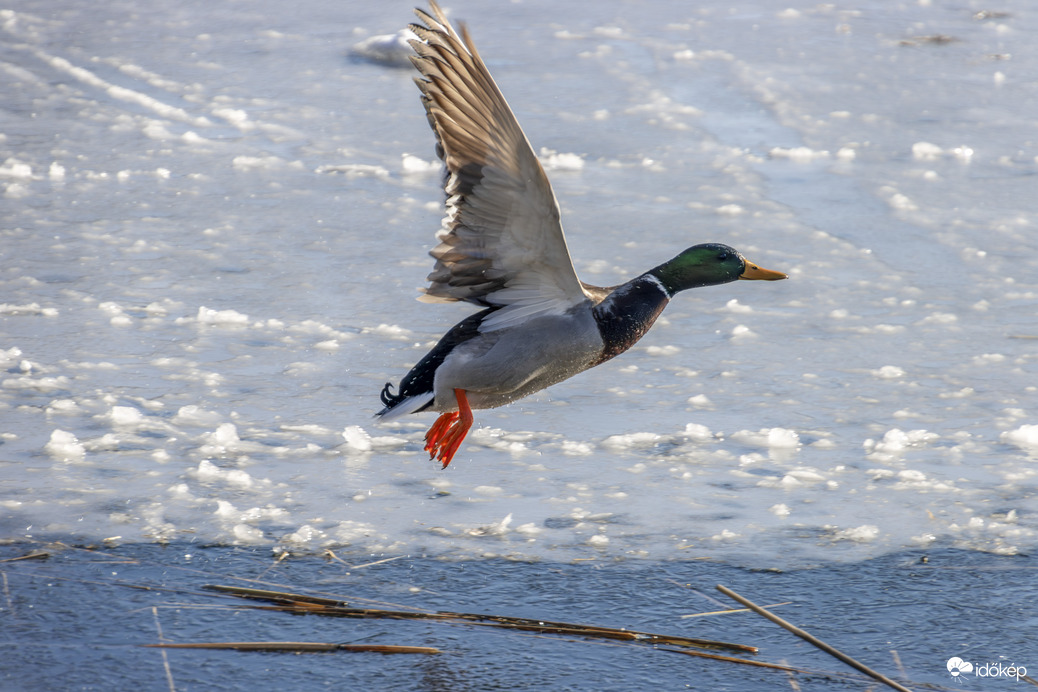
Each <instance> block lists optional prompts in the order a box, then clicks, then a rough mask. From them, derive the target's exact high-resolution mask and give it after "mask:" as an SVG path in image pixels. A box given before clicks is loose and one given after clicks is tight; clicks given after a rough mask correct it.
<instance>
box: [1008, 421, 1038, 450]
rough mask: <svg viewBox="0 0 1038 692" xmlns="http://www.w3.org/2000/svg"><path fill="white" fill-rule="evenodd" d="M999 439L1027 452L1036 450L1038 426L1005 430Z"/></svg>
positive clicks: (1037, 445) (1023, 426)
mask: <svg viewBox="0 0 1038 692" xmlns="http://www.w3.org/2000/svg"><path fill="white" fill-rule="evenodd" d="M999 439H1000V440H1001V441H1002V442H1007V443H1009V444H1013V445H1016V446H1017V447H1020V448H1021V449H1025V450H1028V451H1034V450H1038V425H1021V426H1020V427H1019V428H1017V429H1016V430H1007V431H1006V432H1004V433H1002V434H1001V435H1000V436H999Z"/></svg>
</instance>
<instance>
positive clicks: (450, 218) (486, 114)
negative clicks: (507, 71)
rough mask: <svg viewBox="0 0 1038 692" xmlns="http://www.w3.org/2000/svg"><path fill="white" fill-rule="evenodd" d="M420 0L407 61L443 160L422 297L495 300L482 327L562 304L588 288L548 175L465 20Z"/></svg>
mask: <svg viewBox="0 0 1038 692" xmlns="http://www.w3.org/2000/svg"><path fill="white" fill-rule="evenodd" d="M429 4H430V7H431V9H432V14H433V16H430V15H429V14H427V13H425V12H423V11H421V10H415V13H416V14H417V15H418V17H419V18H420V19H421V20H422V21H423V22H425V24H426V26H421V25H418V24H412V25H411V30H412V31H414V33H415V34H416V35H417V36H418V39H417V40H412V41H411V45H412V47H413V48H414V50H415V53H416V54H417V55H416V56H415V57H412V58H411V61H412V62H413V63H414V64H415V67H417V68H418V71H419V72H420V73H421V75H422V76H421V78H420V79H416V80H415V82H416V83H417V84H418V87H419V89H421V91H422V103H423V104H424V105H425V110H426V113H427V114H428V117H429V124H430V125H431V126H432V129H433V131H434V132H435V133H436V141H437V147H436V151H437V154H438V155H439V157H440V158H441V159H443V162H444V164H445V166H446V169H447V171H446V180H445V184H444V189H445V191H446V194H447V202H446V206H447V215H446V217H445V218H444V220H443V227H442V229H441V230H440V232H439V233H438V234H437V239H438V240H439V241H440V243H439V245H437V246H436V247H435V248H433V249H432V251H431V252H430V253H429V254H431V255H432V256H433V258H435V259H436V266H435V267H434V268H433V271H432V273H431V274H430V275H429V282H430V283H429V287H428V288H427V289H425V295H424V296H422V297H421V300H424V301H427V302H447V301H455V300H464V301H468V302H470V303H476V304H477V305H483V306H487V307H491V306H496V307H499V308H501V309H499V310H496V311H494V312H493V313H492V314H491V315H489V316H488V318H487V319H486V320H484V322H483V324H482V325H481V327H480V329H481V331H491V330H494V329H500V328H502V327H506V326H509V325H512V324H516V323H518V322H520V321H522V320H524V319H526V318H529V317H531V316H534V315H539V314H546V313H561V312H564V311H565V310H567V309H568V308H570V307H572V306H574V305H577V304H579V303H581V302H582V301H585V300H587V295H586V294H585V293H584V291H583V289H582V288H581V284H580V281H579V280H578V279H577V274H576V272H575V271H574V269H573V261H572V260H571V259H570V256H569V250H568V249H567V248H566V238H565V236H564V235H563V232H562V224H561V223H560V221H559V205H558V202H557V201H556V199H555V194H554V193H553V192H552V189H551V184H550V183H549V182H548V178H547V176H546V175H545V174H544V169H543V168H541V164H540V162H539V161H538V160H537V156H536V155H535V154H534V152H533V148H532V147H531V146H530V143H529V141H527V139H526V135H524V134H523V131H522V129H521V128H520V127H519V123H518V122H517V121H516V119H515V115H514V114H513V113H512V109H511V108H509V107H508V103H507V102H506V101H505V98H504V96H502V95H501V92H500V90H499V89H498V88H497V85H496V84H494V80H493V78H492V77H491V76H490V72H489V71H488V70H487V67H486V65H485V64H483V60H482V58H480V57H479V53H478V52H477V51H476V47H475V45H474V44H473V42H472V38H471V37H470V36H469V34H468V31H467V30H466V28H465V27H464V26H462V28H461V34H460V36H459V34H458V33H457V32H456V31H455V30H454V28H453V27H452V26H451V25H450V23H449V22H448V21H447V18H446V16H445V15H444V14H443V11H442V10H441V9H440V7H439V5H437V4H436V2H435V1H434V0H430V3H429Z"/></svg>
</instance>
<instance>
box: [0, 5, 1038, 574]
mask: <svg viewBox="0 0 1038 692" xmlns="http://www.w3.org/2000/svg"><path fill="white" fill-rule="evenodd" d="M411 5H412V3H410V2H392V3H373V4H370V5H363V4H360V5H357V4H354V5H351V6H349V7H344V6H343V5H342V4H341V3H331V2H327V3H326V2H307V3H302V4H297V5H295V6H293V9H292V11H291V12H286V11H285V10H284V7H283V5H281V4H270V3H263V2H260V3H252V4H249V5H233V6H231V5H227V6H223V5H216V6H214V5H212V4H209V3H205V4H203V3H193V2H188V3H180V4H178V5H176V6H175V7H173V6H169V7H167V6H163V7H162V8H158V9H156V10H155V11H154V12H148V13H138V12H137V11H136V10H135V9H134V6H133V5H131V4H129V3H123V2H115V3H108V4H106V5H105V6H104V7H103V8H99V7H93V6H91V7H89V8H85V7H81V6H80V5H79V4H76V3H67V4H66V5H62V3H55V2H47V3H36V2H25V3H20V5H19V9H18V10H6V11H4V12H3V13H2V15H0V27H2V31H3V34H4V41H3V47H2V49H0V60H2V64H0V68H2V69H0V80H2V84H3V91H4V93H5V94H7V99H6V108H5V111H4V113H3V115H2V120H0V133H2V134H0V162H2V163H0V186H2V187H3V193H2V194H3V198H2V203H0V204H2V206H3V209H4V224H3V228H2V230H0V236H2V241H0V242H2V245H0V252H2V254H3V262H2V265H0V291H2V294H0V295H2V298H0V302H2V305H0V335H2V337H0V338H2V340H3V342H2V343H0V362H2V365H0V370H2V372H0V374H2V377H0V435H2V438H0V439H2V442H3V445H2V446H0V453H2V457H0V531H2V534H3V535H4V536H8V537H24V536H31V537H35V538H40V537H46V536H60V537H67V538H72V539H81V540H101V539H104V538H115V540H116V542H134V541H179V540H194V541H201V542H205V543H213V542H215V543H223V544H238V545H251V546H270V547H274V548H276V549H278V550H285V549H287V550H292V551H301V552H307V551H317V550H320V549H321V548H324V547H341V546H349V547H350V548H351V549H354V550H357V551H367V552H371V553H376V554H404V553H425V554H430V555H448V556H458V557H470V556H482V555H502V556H512V557H525V558H543V559H549V560H569V559H573V558H599V559H614V558H617V557H648V558H653V559H670V558H687V557H694V556H711V557H716V558H719V559H723V560H726V561H730V562H734V563H737V564H745V565H749V566H756V567H768V566H775V565H779V566H795V565H801V564H811V563H818V562H830V561H843V560H854V559H860V558H865V557H871V556H876V555H881V554H883V553H886V552H888V551H892V550H898V549H901V548H905V547H910V548H918V547H931V546H953V547H957V548H965V549H971V550H981V551H992V552H997V553H1005V554H1013V553H1018V552H1023V551H1028V550H1033V549H1034V547H1035V546H1036V544H1038V520H1036V516H1038V515H1036V511H1038V504H1036V500H1035V497H1036V494H1035V486H1036V482H1038V465H1036V460H1038V427H1036V426H1038V403H1036V396H1038V391H1036V387H1038V377H1036V372H1038V348H1036V345H1038V342H1036V341H1035V339H1036V338H1038V327H1036V325H1035V309H1036V306H1038V255H1036V253H1035V250H1036V247H1038V241H1036V240H1035V232H1036V229H1035V219H1036V216H1035V213H1036V208H1038V196H1035V195H1034V185H1035V173H1036V171H1038V161H1036V156H1038V143H1036V141H1035V131H1034V127H1033V122H1032V120H1033V119H1032V117H1031V114H1033V113H1034V112H1035V110H1036V107H1038V103H1036V92H1035V90H1034V84H1033V80H1031V76H1032V75H1033V71H1034V69H1035V61H1036V58H1035V57H1034V51H1033V48H1032V47H1033V45H1034V44H1035V39H1036V24H1035V17H1034V15H1033V13H1030V14H1029V13H1027V12H1024V11H1023V9H1022V5H1021V6H1019V7H1018V6H1017V5H1016V4H1014V3H1008V4H1007V5H1006V7H1005V9H1006V14H1005V15H1000V16H992V15H985V16H980V17H978V16H975V15H974V13H975V12H977V11H979V10H984V9H989V8H988V7H987V6H986V5H981V4H978V3H965V4H960V5H954V6H947V5H944V4H938V3H933V4H927V3H911V4H904V5H899V6H896V7H895V6H891V5H889V4H885V3H871V4H866V5H856V6H854V8H853V9H847V8H842V7H840V6H833V5H824V6H823V5H818V6H810V7H805V8H803V9H800V10H790V9H787V7H788V3H784V2H765V1H758V2H751V3H744V4H741V5H737V6H732V5H730V3H700V4H699V5H698V6H697V8H696V9H681V10H675V9H674V6H673V5H672V4H670V3H662V2H660V3H652V2H650V3H640V4H639V5H638V11H637V12H632V11H631V7H630V6H629V5H628V4H625V3H608V2H607V3H596V4H595V5H594V6H590V5H582V4H581V5H577V4H568V5H560V4H558V3H545V2H526V3H522V4H509V5H501V6H497V5H495V6H493V7H491V6H482V5H480V4H478V3H473V4H472V5H471V6H467V5H462V4H456V5H452V8H451V9H452V11H453V12H452V16H454V17H461V18H464V19H466V20H468V22H469V24H470V27H471V29H472V31H473V33H474V35H475V39H476V41H477V45H478V46H479V48H480V50H481V52H482V53H483V56H484V58H485V59H486V60H487V62H488V64H489V65H490V68H491V70H492V71H493V72H494V74H495V76H496V77H497V79H498V82H499V84H500V86H501V87H502V90H503V91H504V93H505V94H506V96H507V98H508V99H509V101H510V103H511V104H512V106H513V108H514V109H515V110H516V112H517V114H518V117H519V119H520V121H521V123H522V124H523V126H524V127H525V128H526V131H527V134H528V136H529V138H530V139H531V141H532V142H533V143H534V146H535V147H536V148H538V149H539V150H541V152H542V154H543V157H544V160H545V165H546V168H547V169H548V173H549V175H550V176H551V178H552V181H553V184H554V185H555V188H556V193H557V195H558V197H559V199H560V203H561V205H562V209H563V213H564V216H565V219H564V221H565V223H566V228H567V230H568V239H569V243H570V248H571V251H572V254H573V256H574V261H575V264H576V267H577V270H578V273H579V274H580V275H581V277H582V278H584V279H585V280H587V281H589V282H592V283H596V284H602V285H608V284H610V283H615V282H618V281H622V280H625V279H627V278H630V277H631V276H634V275H636V274H637V273H639V272H641V271H643V270H644V269H646V268H648V267H650V266H654V265H655V264H658V263H659V262H661V261H662V260H665V259H667V258H669V257H671V256H672V255H673V254H675V253H676V252H677V251H678V250H680V249H682V248H684V247H686V246H688V245H692V244H694V243H697V242H705V241H722V242H726V243H729V244H732V245H734V246H735V247H737V248H739V249H740V250H741V251H743V252H744V254H746V255H747V256H748V257H750V258H751V259H753V260H754V261H756V262H759V263H760V264H761V265H762V266H765V267H769V268H773V269H778V270H781V271H785V272H788V273H789V274H790V276H791V280H790V281H785V282H781V283H778V284H759V283H748V282H740V283H737V284H731V285H726V286H722V287H714V288H709V289H702V290H696V291H691V292H688V293H686V294H682V295H681V296H679V297H678V298H677V299H676V300H675V301H674V302H673V303H672V305H671V306H670V307H669V308H668V310H667V312H666V313H665V314H664V317H663V319H661V321H660V322H659V323H658V325H657V326H656V327H655V328H654V329H653V331H652V332H651V333H650V334H649V336H648V337H646V338H645V339H644V340H643V341H642V342H641V344H639V345H638V346H637V347H635V348H634V349H633V350H632V351H631V352H630V353H628V354H626V355H625V356H623V357H622V358H619V359H617V360H615V361H612V362H610V363H608V364H607V365H605V366H602V367H600V368H597V369H595V370H593V371H591V372H588V373H585V374H583V375H581V376H580V377H578V378H575V379H573V380H571V381H568V382H566V383H563V384H561V385H558V386H556V387H553V388H552V389H550V390H548V391H547V392H544V393H541V394H540V395H538V396H535V397H531V398H529V399H527V400H524V401H522V402H520V403H518V404H515V405H512V406H509V407H506V408H503V409H497V410H493V411H485V412H478V413H477V418H476V422H477V428H476V429H475V430H474V431H473V433H472V434H471V435H470V437H469V439H468V441H467V442H466V443H465V446H464V447H463V448H462V450H461V452H460V453H459V454H458V456H457V458H456V459H455V461H454V463H453V464H452V466H451V467H450V469H449V470H448V471H446V472H441V471H440V470H439V468H438V465H437V464H435V463H432V462H430V461H428V460H427V459H426V458H425V455H424V454H423V453H422V451H421V446H422V434H423V432H424V430H425V429H426V427H427V426H428V425H429V424H430V423H431V421H432V416H431V415H428V416H415V417H413V421H409V422H406V423H402V424H399V425H396V426H391V427H390V426H387V427H379V426H376V425H374V423H373V421H372V419H371V415H372V414H373V413H374V412H375V411H376V410H377V409H378V408H379V402H378V391H379V389H380V388H381V386H382V384H383V383H384V382H386V381H387V380H394V381H396V380H398V378H399V377H400V376H401V375H402V374H404V373H405V372H406V371H407V369H408V368H409V367H410V366H411V365H412V364H413V363H414V362H416V361H417V360H418V359H419V358H420V357H421V356H422V355H423V354H424V353H425V351H426V350H427V349H428V348H429V347H430V346H431V345H432V344H433V343H434V342H435V341H436V339H437V338H438V337H439V336H440V335H441V334H442V333H443V332H444V331H445V330H446V329H447V328H448V327H449V326H450V325H452V324H453V323H454V322H456V321H457V320H459V319H461V317H462V316H464V315H465V314H467V313H468V311H469V310H468V308H465V307H461V306H437V305H433V306H430V305H425V304H422V303H418V302H416V301H414V300H413V297H414V296H415V295H416V292H417V289H418V288H419V287H420V286H421V285H422V282H423V279H424V277H425V275H426V273H427V272H428V270H429V269H430V267H431V260H430V259H429V258H428V257H427V256H426V254H425V253H426V251H427V250H428V248H429V247H431V245H432V242H433V233H434V231H435V229H436V228H437V227H438V225H439V218H440V215H441V210H440V204H441V201H442V200H441V193H440V192H439V191H438V188H437V183H438V174H437V172H436V171H437V169H436V167H435V166H434V165H431V164H432V160H433V148H432V141H433V140H432V135H431V133H430V132H429V130H428V128H427V126H426V123H425V116H424V114H423V113H422V111H421V107H420V105H419V102H418V97H417V91H416V89H415V88H414V86H413V84H412V83H411V79H412V74H411V71H409V70H406V69H399V68H393V67H388V66H385V65H380V64H375V63H373V62H370V61H364V60H360V59H358V58H356V57H355V56H350V55H349V54H348V51H349V48H350V46H352V45H354V44H357V43H359V42H361V41H363V40H365V39H369V38H370V37H371V36H374V35H391V34H393V33H394V32H396V31H397V30H398V29H400V28H401V26H402V24H403V23H404V22H406V21H408V20H409V18H410V16H411V15H410V7H411ZM940 37H950V38H951V39H954V40H951V41H948V40H945V39H942V38H940Z"/></svg>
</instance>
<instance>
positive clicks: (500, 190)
mask: <svg viewBox="0 0 1038 692" xmlns="http://www.w3.org/2000/svg"><path fill="white" fill-rule="evenodd" d="M429 5H430V8H431V11H432V14H431V15H430V14H428V13H426V12H423V11H422V10H420V9H416V10H415V14H416V15H418V18H419V19H421V20H422V22H424V25H420V24H412V25H411V27H410V28H411V31H413V32H414V33H415V35H416V36H417V37H418V38H417V39H412V40H411V41H410V43H411V46H412V48H413V49H414V51H415V55H414V56H412V57H411V62H412V63H414V66H415V67H416V68H418V72H419V73H420V75H421V76H420V77H419V78H416V79H415V83H416V84H417V85H418V88H419V90H421V98H422V104H423V105H424V106H425V112H426V115H427V116H428V119H429V125H430V126H431V127H432V129H433V132H434V133H435V134H436V153H437V155H438V156H439V158H440V159H442V160H443V163H444V166H445V169H446V170H445V175H444V191H445V193H446V216H445V217H444V220H443V224H442V229H441V230H440V231H439V233H438V234H437V239H438V240H439V244H438V245H437V246H436V247H434V248H433V249H432V250H431V251H430V253H429V254H430V255H432V257H433V258H434V259H435V260H436V264H435V266H434V267H433V271H432V273H431V274H429V277H428V281H429V286H428V288H426V289H424V295H422V296H420V297H419V300H423V301H425V302H431V303H439V302H452V301H459V300H462V301H466V302H469V303H473V304H475V305H478V306H480V307H481V308H483V309H482V310H481V311H480V312H477V313H475V314H473V315H470V316H468V317H466V318H465V319H463V320H462V321H461V322H459V323H458V324H456V325H454V327H452V328H451V329H450V331H448V332H447V333H446V334H445V335H444V336H443V338H441V339H440V341H439V342H438V343H437V344H436V346H435V347H433V349H432V350H431V351H429V353H427V354H426V355H425V357H424V358H422V359H421V360H420V361H419V362H418V364H417V365H415V366H414V367H413V368H411V371H410V372H408V373H407V374H406V375H404V377H403V379H402V380H401V381H400V386H399V389H398V391H396V392H394V391H393V385H392V384H391V383H386V386H385V387H384V388H383V389H382V395H381V399H382V403H383V404H384V405H385V408H383V409H382V410H381V411H379V412H378V413H377V414H375V415H376V416H377V417H379V418H381V419H382V420H383V421H390V420H393V419H396V418H400V417H401V416H404V415H407V414H410V413H420V412H423V411H435V412H438V413H439V414H440V416H439V418H437V419H436V422H435V423H433V425H432V427H431V428H430V429H429V431H428V432H427V433H426V434H425V442H426V444H425V451H427V452H428V453H429V458H430V459H437V460H439V461H440V462H441V463H442V464H443V468H447V465H448V464H450V463H451V459H453V458H454V455H455V453H456V452H457V451H458V448H459V447H460V446H461V443H462V440H464V439H465V435H466V434H467V433H468V431H469V429H470V428H471V427H472V420H473V418H472V410H473V409H486V408H495V407H497V406H504V405H505V404H508V403H511V402H513V401H516V400H517V399H521V398H523V397H524V396H527V395H529V394H533V393H534V392H537V391H540V390H542V389H544V388H545V387H549V386H551V385H553V384H556V383H558V382H561V381H562V380H565V379H567V378H569V377H573V376H574V375H576V374H577V373H579V372H583V371H584V370H587V369H589V368H593V367H594V366H596V365H599V364H601V363H604V362H605V361H607V360H609V359H610V358H613V357H615V356H618V355H619V354H621V353H623V352H624V351H626V350H627V349H629V348H630V347H631V346H633V345H634V344H635V343H636V342H637V341H638V340H639V339H641V338H642V336H644V335H645V333H646V332H647V331H648V330H649V328H650V327H651V326H652V324H653V322H655V321H656V318H657V317H659V315H660V313H661V312H662V311H663V308H665V307H666V306H667V303H669V302H670V299H671V298H673V297H674V294H676V293H678V292H679V291H684V290H686V289H689V288H698V287H700V286H714V285H717V284H723V283H728V282H730V281H735V280H737V279H762V280H765V281H775V280H778V279H785V278H786V275H785V274H783V273H781V272H777V271H772V270H770V269H762V268H761V267H758V266H757V265H755V264H753V263H752V262H750V261H748V260H747V259H746V258H744V257H743V256H742V255H740V254H739V253H738V252H737V251H736V250H734V249H733V248H731V247H728V246H727V245H722V244H721V243H705V244H701V245H694V246H692V247H690V248H688V249H687V250H685V251H684V252H682V253H680V254H679V255H678V256H677V257H674V258H673V259H671V260H669V261H667V262H664V263H663V264H661V265H659V266H658V267H655V268H653V269H650V270H649V271H647V272H645V273H644V274H641V275H640V276H637V277H635V278H633V279H631V280H630V281H628V282H627V283H624V284H620V285H618V286H610V287H599V286H592V285H590V284H586V283H584V282H583V281H581V280H580V279H578V278H577V274H576V271H575V270H574V269H573V262H572V260H571V259H570V255H569V250H568V249H567V247H566V238H565V236H564V235H563V232H562V224H561V223H560V219H559V205H558V202H557V201H556V199H555V194H554V192H552V189H551V184H550V183H549V182H548V178H547V176H546V175H545V174H544V169H543V168H541V164H540V162H539V161H538V160H537V156H536V154H534V150H533V148H532V147H531V146H530V142H529V141H528V140H527V139H526V135H524V134H523V131H522V129H521V128H520V127H519V123H518V122H517V121H516V118H515V115H514V114H513V113H512V110H511V108H509V106H508V103H507V102H506V101H505V98H504V96H502V95H501V92H500V90H499V89H498V88H497V85H496V84H495V83H494V80H493V78H492V77H491V76H490V72H489V71H488V70H487V66H486V65H485V64H484V63H483V60H482V58H480V56H479V53H478V52H477V51H476V46H475V44H474V43H473V42H472V38H471V36H470V35H469V33H468V30H467V28H466V27H465V26H464V25H462V27H461V33H460V35H459V33H458V32H457V31H455V30H454V27H452V26H451V25H450V22H448V21H447V17H446V16H445V15H444V13H443V11H442V10H441V9H440V7H439V5H437V4H436V2H435V0H430V3H429Z"/></svg>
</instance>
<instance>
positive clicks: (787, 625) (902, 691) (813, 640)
mask: <svg viewBox="0 0 1038 692" xmlns="http://www.w3.org/2000/svg"><path fill="white" fill-rule="evenodd" d="M717 590H718V591H720V592H721V593H723V594H724V595H725V596H727V597H728V598H731V599H732V600H735V601H738V602H739V603H741V604H743V605H744V606H746V607H747V608H749V609H750V610H752V611H753V612H755V613H757V614H758V615H760V616H762V617H765V618H767V619H768V620H771V621H772V622H774V623H775V624H776V625H778V626H779V627H782V628H784V629H786V630H788V631H790V632H792V633H793V634H795V635H796V636H798V637H800V638H801V639H803V640H804V641H806V642H807V643H809V644H811V645H813V646H816V647H818V648H819V649H821V650H822V651H824V652H825V653H827V654H829V655H830V656H833V657H835V658H838V659H840V660H841V661H843V662H844V663H846V664H847V665H849V666H850V667H852V668H855V669H856V670H859V671H861V672H862V673H865V674H866V675H868V676H869V677H871V678H873V679H875V680H878V681H879V682H881V683H883V684H884V685H886V686H888V687H890V688H893V689H895V690H899V692H912V691H911V690H910V689H908V688H907V687H905V686H904V685H902V684H900V683H898V682H895V681H894V680H891V679H890V678H888V677H887V676H885V675H883V674H882V673H877V672H876V671H874V670H872V669H871V668H869V667H868V666H867V665H865V664H864V663H860V662H858V661H856V660H854V659H853V658H851V657H850V656H848V655H847V654H845V653H843V652H842V651H839V650H837V649H834V648H833V647H831V646H829V645H828V644H826V643H825V642H823V641H822V640H821V639H818V638H817V637H815V636H814V635H812V634H809V633H808V632H805V631H804V630H802V629H800V628H799V627H797V626H796V625H794V624H792V623H791V622H788V621H786V620H783V619H782V618H780V617H779V616H778V615H775V614H774V613H771V612H768V611H767V610H765V609H764V608H761V607H760V606H759V605H757V604H756V603H754V602H753V601H751V600H750V599H748V598H745V597H743V596H740V595H739V594H737V593H735V592H734V591H732V590H731V589H729V588H728V587H726V586H721V585H720V584H718V585H717Z"/></svg>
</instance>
